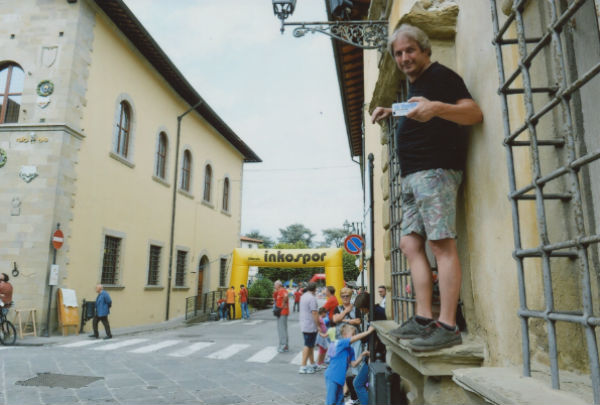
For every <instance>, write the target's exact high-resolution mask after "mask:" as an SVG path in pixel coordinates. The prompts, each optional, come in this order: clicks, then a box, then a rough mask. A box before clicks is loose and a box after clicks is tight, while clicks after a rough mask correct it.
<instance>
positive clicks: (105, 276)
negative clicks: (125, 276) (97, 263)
mask: <svg viewBox="0 0 600 405" xmlns="http://www.w3.org/2000/svg"><path fill="white" fill-rule="evenodd" d="M120 255H121V238H116V237H114V236H105V237H104V256H103V258H102V275H101V276H100V283H101V284H108V285H116V284H118V282H119V261H120Z"/></svg>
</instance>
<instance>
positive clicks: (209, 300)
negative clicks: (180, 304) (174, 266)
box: [185, 290, 225, 321]
mask: <svg viewBox="0 0 600 405" xmlns="http://www.w3.org/2000/svg"><path fill="white" fill-rule="evenodd" d="M223 297H225V291H224V290H219V291H209V292H207V293H204V294H202V295H194V296H193V297H187V298H186V299H185V320H186V321H187V320H188V319H193V318H196V317H198V316H200V315H203V314H210V313H211V312H217V307H218V306H217V301H218V300H220V299H221V298H223Z"/></svg>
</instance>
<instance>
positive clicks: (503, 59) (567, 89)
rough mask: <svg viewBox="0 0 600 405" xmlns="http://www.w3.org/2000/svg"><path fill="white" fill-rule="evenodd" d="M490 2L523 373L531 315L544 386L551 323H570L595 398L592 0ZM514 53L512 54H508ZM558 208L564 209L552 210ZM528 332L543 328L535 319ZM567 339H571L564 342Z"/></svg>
mask: <svg viewBox="0 0 600 405" xmlns="http://www.w3.org/2000/svg"><path fill="white" fill-rule="evenodd" d="M490 3H491V14H492V22H493V30H494V40H493V43H494V45H495V48H496V59H497V64H498V72H499V82H500V84H499V85H500V87H499V94H500V99H501V106H502V113H503V124H504V146H505V150H506V160H507V167H508V179H509V186H510V193H509V199H510V204H511V209H512V222H513V230H514V245H515V249H514V252H513V257H514V259H515V261H516V265H517V266H516V267H517V279H518V286H519V301H520V305H519V310H518V316H519V318H520V324H521V338H522V352H523V374H524V375H525V376H531V357H532V348H531V345H530V334H531V333H533V332H534V331H533V330H532V324H533V323H540V322H541V323H542V324H545V327H546V331H545V335H546V338H547V351H548V353H547V354H548V358H549V362H550V374H551V383H552V387H553V388H554V389H560V373H559V357H560V351H559V347H558V343H559V339H558V338H557V335H558V332H557V329H558V327H559V326H560V327H561V328H563V327H566V326H569V325H571V326H570V327H576V326H577V330H578V331H581V333H582V335H583V336H584V340H585V342H586V346H587V347H586V349H587V350H585V351H586V353H587V360H588V365H589V370H590V376H591V380H592V381H591V383H592V384H591V385H592V389H593V395H594V403H596V404H600V366H599V358H598V343H597V338H596V327H597V326H598V325H600V317H598V315H597V308H598V305H599V302H598V296H597V293H596V294H594V293H593V292H592V291H593V290H594V291H597V290H598V285H597V283H598V271H600V268H599V266H598V250H597V249H598V242H600V235H599V234H598V232H597V230H596V226H595V224H596V218H597V215H598V211H597V209H594V203H595V204H598V203H600V201H599V200H598V199H597V198H593V192H594V189H595V187H598V184H599V180H600V179H599V178H598V177H600V176H599V173H600V166H598V165H597V164H598V163H597V162H596V165H594V162H595V161H597V160H598V159H599V158H600V149H599V150H596V151H593V152H589V151H588V145H587V143H589V142H590V139H592V138H589V137H590V136H591V137H595V138H597V136H598V130H599V129H600V128H599V127H593V128H589V126H588V127H587V128H586V127H585V125H584V124H585V122H584V120H583V118H584V115H585V112H586V111H587V113H588V114H594V113H595V112H596V111H597V106H596V105H595V103H596V102H597V93H596V96H594V97H590V96H589V94H588V95H586V91H590V92H591V91H592V90H591V89H593V88H594V87H593V86H598V79H599V78H600V75H599V72H600V52H598V51H597V49H598V47H599V46H600V45H599V43H598V42H600V40H599V38H598V10H599V8H598V6H599V5H600V2H598V0H596V3H595V4H594V0H572V1H564V0H548V1H545V2H543V3H542V2H539V3H538V2H531V1H527V0H516V1H514V3H513V6H512V11H511V13H510V14H509V15H508V16H507V17H506V18H503V20H502V21H500V16H499V13H498V8H497V2H496V0H490ZM534 6H536V7H534ZM532 15H533V16H537V17H539V18H540V21H541V22H542V21H543V22H544V24H542V23H541V22H540V28H539V29H535V28H534V27H533V26H532V24H530V23H529V21H530V20H528V18H530V16H532ZM591 16H593V23H592V25H595V29H596V30H595V32H594V34H595V35H592V36H591V37H590V38H593V39H591V41H593V42H589V43H586V44H579V45H580V46H582V47H584V48H585V50H584V51H583V52H584V53H585V57H586V61H587V62H586V63H585V64H584V63H583V62H582V61H583V58H582V57H581V54H577V51H576V50H577V47H576V46H575V45H577V44H576V43H575V41H574V37H575V35H578V34H577V32H576V31H575V29H574V27H576V26H577V25H579V26H580V25H581V24H582V22H583V21H585V20H586V19H587V21H590V20H589V18H590V17H591ZM575 17H577V22H576V21H575ZM545 20H546V21H545ZM526 21H527V22H528V23H527V24H526ZM536 31H539V32H536ZM592 31H594V30H589V31H588V33H592ZM513 32H516V38H514V34H511V33H513ZM534 33H535V34H534ZM515 47H516V48H515ZM594 50H596V51H594ZM515 51H518V57H517V56H516V52H515ZM594 57H595V60H594V59H593V58H594ZM514 58H517V61H516V62H513V61H512V60H513V59H514ZM589 59H592V60H591V63H590V61H589ZM585 65H587V66H585ZM540 71H545V72H546V74H545V77H540V75H539V72H540ZM506 72H508V73H506ZM595 78H596V81H595V82H594V79H595ZM596 89H597V87H596ZM515 106H521V108H524V109H525V114H524V117H519V111H518V109H517V108H515ZM587 119H588V121H592V122H593V119H594V117H591V116H590V115H587ZM590 129H591V131H590ZM590 132H591V133H590ZM523 149H526V150H527V151H528V152H529V153H528V155H527V156H528V159H529V160H530V166H531V174H530V178H527V174H526V173H525V172H526V170H523V168H522V164H521V165H519V157H520V158H521V161H522V157H523V153H522V152H520V150H523ZM532 202H533V204H535V212H536V225H537V231H536V232H537V235H536V237H535V238H536V239H537V242H538V243H539V244H538V245H537V246H527V245H528V244H531V242H529V240H532V239H534V238H532V237H530V238H527V236H528V235H527V234H526V233H527V231H528V230H529V229H530V228H531V227H526V226H525V224H523V218H524V215H521V216H520V214H522V213H523V212H524V210H525V209H527V205H528V204H531V203H532ZM557 212H558V213H559V212H562V213H563V214H562V215H556V213H557ZM561 221H562V222H561ZM590 267H591V269H590ZM540 268H541V270H539V269H540ZM594 268H595V271H594ZM536 269H537V271H539V272H541V277H540V278H541V287H542V291H543V303H542V304H541V306H543V308H537V309H536V308H535V305H536V304H535V298H536V297H532V296H531V295H530V294H527V293H528V291H529V289H531V288H532V284H533V283H534V282H538V281H537V280H533V278H535V276H536V275H537V274H535V275H532V273H533V272H534V271H536ZM561 274H564V275H566V277H570V278H577V277H578V280H577V284H578V285H576V286H574V287H573V288H574V290H575V294H576V295H578V297H577V300H578V301H579V302H575V305H579V308H573V307H566V305H565V303H564V302H563V299H561V297H560V291H558V289H559V288H563V287H564V286H565V282H564V281H563V282H562V284H559V283H557V282H556V281H557V278H558V277H559V276H560V275H561ZM558 280H560V279H558ZM592 281H594V283H592ZM577 288H578V289H579V291H577V290H576V289H577ZM532 298H533V299H532ZM577 300H575V301H577ZM594 309H596V314H595V313H594ZM579 328H581V329H579ZM535 333H537V334H538V335H539V334H543V333H544V332H543V330H542V329H541V328H537V330H536V331H535ZM568 344H569V346H571V345H573V342H572V341H569V342H568ZM537 346H539V345H537ZM583 357H585V355H583Z"/></svg>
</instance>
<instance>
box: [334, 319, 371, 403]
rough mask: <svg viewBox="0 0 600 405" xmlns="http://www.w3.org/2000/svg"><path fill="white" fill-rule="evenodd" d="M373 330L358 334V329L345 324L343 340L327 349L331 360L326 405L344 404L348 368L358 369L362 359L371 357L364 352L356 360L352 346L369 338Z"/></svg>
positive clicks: (342, 330) (342, 329) (342, 334)
mask: <svg viewBox="0 0 600 405" xmlns="http://www.w3.org/2000/svg"><path fill="white" fill-rule="evenodd" d="M373 330H374V329H373V327H370V328H369V330H367V331H365V332H363V333H359V334H356V328H353V327H352V326H351V325H350V324H344V325H343V326H342V328H341V338H340V339H338V340H336V341H335V342H333V343H331V344H330V345H329V349H327V354H328V355H329V359H330V360H329V367H328V368H327V371H325V389H326V397H325V404H326V405H342V404H343V403H344V383H345V381H346V373H347V371H348V366H349V365H350V366H352V367H357V366H358V365H360V363H361V361H362V359H363V358H364V357H366V356H368V355H369V352H368V351H364V352H362V353H361V355H360V356H359V357H358V358H356V357H355V356H354V350H352V346H351V345H352V344H353V343H354V342H359V341H360V339H362V338H365V337H367V336H368V335H369V334H370V333H372V332H373ZM355 359H356V360H355Z"/></svg>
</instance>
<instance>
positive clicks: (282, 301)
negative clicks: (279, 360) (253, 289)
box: [273, 280, 290, 353]
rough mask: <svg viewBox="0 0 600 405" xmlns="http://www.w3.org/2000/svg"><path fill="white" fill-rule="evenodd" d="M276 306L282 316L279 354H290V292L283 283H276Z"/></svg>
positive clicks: (278, 321) (279, 322) (279, 320)
mask: <svg viewBox="0 0 600 405" xmlns="http://www.w3.org/2000/svg"><path fill="white" fill-rule="evenodd" d="M273 297H274V298H275V306H276V307H277V308H280V309H281V314H280V315H279V317H277V334H278V335H279V347H278V348H277V351H278V352H279V353H284V352H288V351H289V350H290V348H289V347H288V328H287V319H288V315H289V314H290V306H289V298H288V292H287V290H286V289H285V288H284V287H283V285H282V284H281V281H279V280H277V281H275V293H274V294H273Z"/></svg>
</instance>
